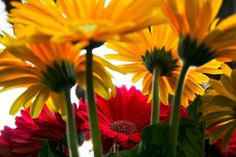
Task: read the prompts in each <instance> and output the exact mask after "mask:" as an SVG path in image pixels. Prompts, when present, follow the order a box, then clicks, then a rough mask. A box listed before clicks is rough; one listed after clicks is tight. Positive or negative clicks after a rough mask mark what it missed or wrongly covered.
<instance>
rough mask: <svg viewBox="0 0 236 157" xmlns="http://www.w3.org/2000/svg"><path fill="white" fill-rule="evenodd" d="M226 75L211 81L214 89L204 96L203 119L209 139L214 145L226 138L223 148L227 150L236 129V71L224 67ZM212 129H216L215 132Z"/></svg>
mask: <svg viewBox="0 0 236 157" xmlns="http://www.w3.org/2000/svg"><path fill="white" fill-rule="evenodd" d="M222 69H223V71H224V73H223V74H222V76H221V78H220V80H219V81H218V80H210V81H209V83H210V85H211V86H212V89H208V90H207V91H206V94H205V95H204V96H203V104H202V105H201V108H200V110H201V112H202V113H203V114H202V117H201V119H202V120H204V121H206V128H207V129H210V131H207V137H208V138H209V139H210V143H214V142H215V141H216V140H217V139H218V138H219V137H222V136H224V138H223V142H222V148H223V149H225V148H226V146H227V144H228V142H229V140H230V138H231V136H232V134H233V132H234V130H235V129H236V125H235V124H236V118H235V117H236V113H235V110H236V82H235V80H236V70H235V69H234V70H232V69H230V68H229V67H228V66H227V65H226V64H223V65H222ZM211 128H214V129H213V130H212V129H211Z"/></svg>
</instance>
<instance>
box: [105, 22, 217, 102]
mask: <svg viewBox="0 0 236 157" xmlns="http://www.w3.org/2000/svg"><path fill="white" fill-rule="evenodd" d="M131 36H132V38H133V41H132V42H125V41H108V42H107V43H106V46H107V47H109V48H111V49H113V50H115V51H116V52H117V54H109V55H106V57H107V58H108V59H113V60H114V59H115V60H120V61H125V62H131V63H128V64H123V65H120V67H121V68H123V69H124V72H126V73H132V74H134V75H133V78H132V81H133V82H137V81H138V80H140V79H142V78H143V80H142V92H143V93H144V94H148V96H149V100H151V99H152V94H151V93H152V68H154V67H157V68H158V70H160V71H161V77H160V83H159V91H160V99H161V101H162V102H163V103H164V104H169V95H174V94H175V93H174V91H175V88H176V87H175V85H176V82H177V80H178V77H179V75H180V68H181V66H182V62H181V60H180V58H179V57H178V54H177V46H178V39H179V38H178V36H177V35H176V33H175V32H174V31H173V30H172V29H171V27H170V26H169V25H167V24H159V25H155V26H151V27H150V28H147V29H144V30H141V31H139V32H137V33H132V34H130V37H131ZM219 66H220V63H219V62H217V61H212V62H210V63H208V64H206V65H205V66H203V67H201V68H200V69H191V70H190V71H189V75H188V77H187V78H186V85H185V89H184V93H183V95H184V97H183V101H182V104H183V105H185V106H187V105H188V104H189V100H191V101H192V100H193V99H194V98H195V94H200V95H201V94H203V93H204V89H203V88H202V86H201V84H202V83H203V82H207V81H208V80H209V78H208V77H207V76H206V75H204V74H202V72H204V73H210V74H219V73H221V70H219V69H218V67H219Z"/></svg>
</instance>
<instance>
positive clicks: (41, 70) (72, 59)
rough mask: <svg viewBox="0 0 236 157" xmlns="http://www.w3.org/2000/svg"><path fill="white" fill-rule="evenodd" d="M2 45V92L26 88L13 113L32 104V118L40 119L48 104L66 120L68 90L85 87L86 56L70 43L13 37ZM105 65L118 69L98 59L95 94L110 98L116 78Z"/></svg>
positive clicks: (94, 60)
mask: <svg viewBox="0 0 236 157" xmlns="http://www.w3.org/2000/svg"><path fill="white" fill-rule="evenodd" d="M0 43H2V44H3V45H4V46H6V48H5V49H4V51H3V52H2V53H1V54H0V76H1V77H0V87H2V88H1V90H0V91H1V92H2V91H6V90H9V89H12V88H18V87H24V88H26V90H25V92H24V93H23V94H21V95H20V96H19V97H18V98H17V99H16V100H15V102H14V103H13V105H12V107H11V109H10V114H15V113H16V112H17V111H18V110H19V109H20V108H21V107H22V106H23V107H28V106H29V105H31V115H32V116H33V117H36V116H37V115H38V114H39V113H40V111H41V109H42V107H43V104H44V103H45V102H47V105H48V107H49V108H50V109H51V110H52V111H55V112H59V113H61V114H62V116H64V117H65V114H66V112H65V111H66V106H65V104H66V103H64V102H65V95H64V94H63V93H64V90H65V88H68V87H72V86H73V85H75V84H76V83H78V84H79V85H80V86H82V87H84V88H85V72H86V70H85V69H86V68H85V62H86V59H85V58H86V57H85V55H83V54H80V52H77V51H75V50H74V49H73V48H72V45H71V44H70V43H61V44H52V43H50V44H49V43H48V42H40V43H37V44H35V43H28V44H20V43H19V42H17V40H16V39H13V38H11V37H10V36H7V38H0ZM14 43H15V44H16V45H14ZM104 66H105V67H110V68H116V67H113V65H111V64H110V63H108V62H107V61H105V60H103V59H101V58H100V57H98V56H94V58H93V69H94V70H93V81H94V85H95V86H94V87H95V91H96V92H97V93H98V94H99V95H101V96H102V97H104V98H107V99H108V98H109V96H110V94H109V90H111V91H112V93H113V94H114V92H115V88H114V86H113V84H112V81H111V77H112V76H111V75H110V74H109V73H108V72H107V71H106V69H105V68H104ZM116 70H117V69H116Z"/></svg>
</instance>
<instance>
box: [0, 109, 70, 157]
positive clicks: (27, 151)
mask: <svg viewBox="0 0 236 157" xmlns="http://www.w3.org/2000/svg"><path fill="white" fill-rule="evenodd" d="M15 124H16V128H14V129H11V128H9V127H7V126H5V128H4V130H2V131H1V136H0V156H1V157H14V156H17V157H26V156H27V157H38V152H39V150H40V149H41V147H42V145H43V142H44V141H49V142H53V143H57V144H58V146H59V144H61V145H62V143H60V140H61V139H62V138H64V136H65V133H66V130H65V122H64V121H63V119H62V117H61V116H60V115H59V114H58V113H54V112H51V111H50V110H49V109H48V108H47V106H46V105H45V106H44V107H43V109H42V112H41V113H40V115H39V116H38V117H37V118H36V119H32V117H31V116H30V110H29V109H27V110H21V116H17V117H16V119H15ZM59 151H62V153H63V150H59Z"/></svg>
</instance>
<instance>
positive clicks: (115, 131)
mask: <svg viewBox="0 0 236 157" xmlns="http://www.w3.org/2000/svg"><path fill="white" fill-rule="evenodd" d="M147 100H148V97H147V96H144V95H143V94H142V93H141V91H139V90H137V89H136V88H135V87H134V86H132V87H131V88H130V89H129V90H127V88H126V87H125V86H122V87H121V88H117V87H116V96H111V99H109V100H105V99H103V98H102V97H100V96H98V95H97V96H96V102H97V112H98V118H99V126H100V131H101V135H102V143H103V153H108V152H109V151H110V148H111V146H112V145H113V144H114V143H116V144H118V145H119V146H121V147H122V148H123V149H130V148H133V147H134V146H135V145H136V144H138V143H139V142H140V140H141V132H142V130H143V129H144V127H146V126H148V125H149V124H150V114H151V103H147ZM160 108H161V109H160V113H161V115H160V118H161V119H160V120H161V122H165V121H167V120H169V117H170V112H171V105H167V106H166V105H163V104H162V103H161V107H160ZM86 115H87V106H86V104H85V103H84V102H83V101H82V99H80V106H79V111H78V112H77V117H78V118H80V122H81V121H84V123H83V122H81V123H82V125H81V127H82V130H83V131H87V132H88V131H89V121H88V118H87V117H86ZM181 116H182V117H187V112H186V110H185V109H184V108H182V111H181Z"/></svg>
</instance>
